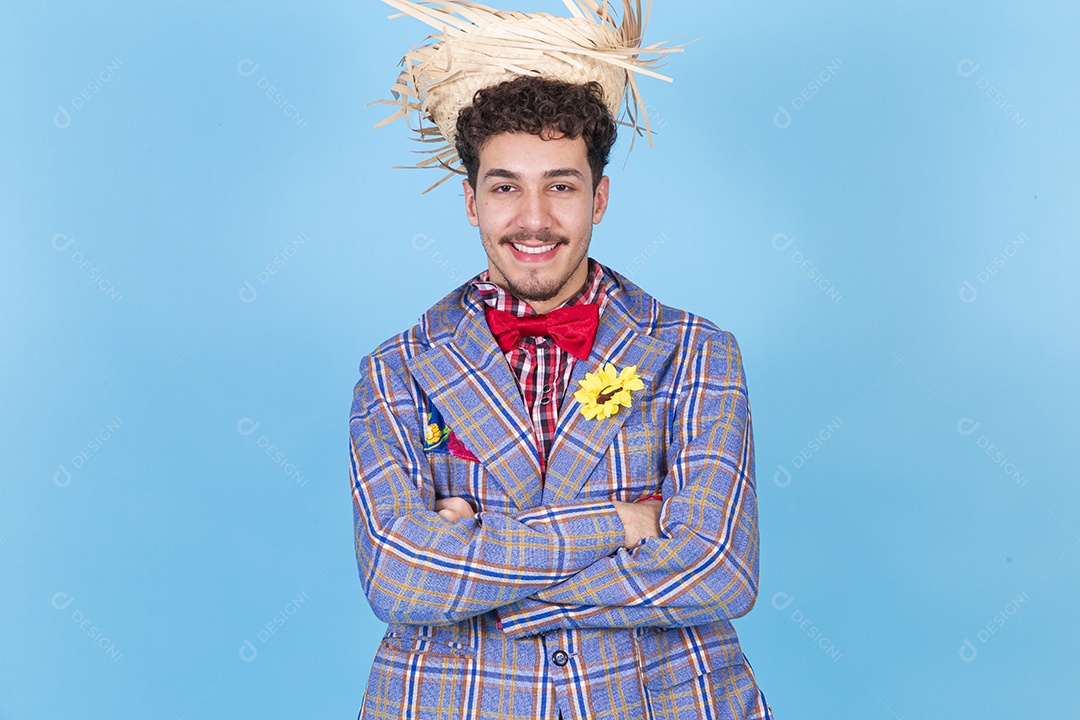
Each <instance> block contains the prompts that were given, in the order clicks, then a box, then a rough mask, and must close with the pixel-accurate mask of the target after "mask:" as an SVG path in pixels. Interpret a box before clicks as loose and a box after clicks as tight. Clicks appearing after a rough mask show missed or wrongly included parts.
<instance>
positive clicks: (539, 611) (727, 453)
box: [350, 332, 758, 636]
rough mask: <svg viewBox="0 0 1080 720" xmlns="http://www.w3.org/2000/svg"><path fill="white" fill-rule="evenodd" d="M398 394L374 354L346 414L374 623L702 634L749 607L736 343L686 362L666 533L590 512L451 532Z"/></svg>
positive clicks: (746, 486)
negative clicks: (699, 628)
mask: <svg viewBox="0 0 1080 720" xmlns="http://www.w3.org/2000/svg"><path fill="white" fill-rule="evenodd" d="M405 383H406V378H405V377H404V374H403V373H399V372H396V371H394V370H393V369H391V368H390V367H389V366H388V364H387V362H386V361H385V360H382V359H379V358H378V357H376V356H369V357H368V358H366V359H365V361H364V364H363V365H362V375H361V379H360V381H359V382H358V383H357V386H356V394H355V398H354V402H353V410H352V414H351V417H350V435H351V439H352V453H351V458H350V473H351V476H352V484H353V517H354V522H355V531H356V533H355V540H356V554H357V561H358V563H359V568H360V578H361V584H362V586H363V589H364V592H365V594H366V595H367V597H368V600H369V602H370V603H371V606H372V609H373V611H374V612H375V614H376V616H378V617H379V619H380V620H382V621H384V622H387V623H403V624H421V625H444V624H450V623H455V622H458V621H460V620H462V619H465V618H468V617H472V616H474V615H478V614H481V613H484V612H487V611H489V610H492V609H497V610H498V612H499V617H500V619H501V622H502V627H503V631H504V632H505V633H507V634H508V635H511V636H520V635H530V634H534V633H537V632H543V631H546V630H550V629H554V628H574V627H633V626H638V625H647V626H662V627H674V626H680V625H696V624H701V623H706V622H711V621H716V620H721V619H730V618H732V617H738V616H740V615H742V614H744V613H746V612H747V611H748V610H749V609H750V608H751V607H752V606H753V603H754V599H755V597H756V594H757V574H758V537H757V518H756V497H755V489H754V455H753V437H752V430H751V422H750V411H749V404H748V401H747V395H746V384H745V378H744V375H743V371H742V364H741V358H740V354H739V350H738V345H737V343H736V342H735V338H734V337H733V336H732V335H730V333H724V332H718V333H717V334H711V335H710V336H709V337H708V338H707V339H706V340H705V341H704V342H703V343H702V344H701V345H700V346H698V347H697V349H696V350H694V351H693V352H692V354H691V356H690V357H689V358H687V359H686V362H685V368H684V373H683V378H682V385H681V387H680V390H679V394H678V402H677V405H676V407H675V410H674V412H675V414H676V417H675V418H674V426H675V435H674V437H673V442H680V443H681V445H680V446H679V448H678V450H677V452H675V453H674V454H673V456H671V458H670V460H669V465H668V474H667V476H666V477H665V478H664V480H663V488H664V510H663V513H662V514H661V515H660V522H659V528H658V529H659V530H660V533H659V535H653V534H651V533H648V532H644V531H641V530H640V529H638V530H635V529H634V526H636V525H637V523H636V521H632V522H631V523H625V522H624V520H623V517H622V516H625V517H631V514H632V513H634V512H644V511H646V510H647V509H646V508H632V509H629V508H627V507H625V505H629V504H619V505H616V504H615V503H614V502H613V501H609V500H595V499H593V500H582V501H579V502H574V503H566V504H560V505H547V506H540V507H536V508H530V509H528V510H524V511H520V512H516V513H513V514H501V513H495V512H490V511H481V512H480V513H478V514H475V515H472V516H471V517H470V516H467V514H465V513H463V514H462V515H461V517H460V519H457V520H456V521H454V522H449V521H448V518H447V517H446V513H443V514H442V515H441V514H440V513H439V512H438V511H437V510H442V509H446V508H448V507H449V508H451V509H452V508H453V507H454V506H453V503H450V504H449V505H448V504H447V503H446V502H442V505H441V507H438V508H437V509H432V507H433V503H432V501H431V499H430V493H431V491H430V487H431V482H430V479H429V478H426V477H425V473H426V472H427V462H426V460H425V459H424V457H423V456H422V452H421V451H420V449H419V448H418V446H417V444H416V438H417V437H419V432H420V430H419V427H418V423H417V421H416V420H415V416H416V411H415V403H414V400H413V398H412V396H411V395H410V393H409V390H408V388H407V387H406V385H405ZM425 495H427V497H425ZM642 505H648V503H642ZM620 513H622V516H621V515H620ZM628 547H630V548H632V549H628Z"/></svg>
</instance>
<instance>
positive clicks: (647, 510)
mask: <svg viewBox="0 0 1080 720" xmlns="http://www.w3.org/2000/svg"><path fill="white" fill-rule="evenodd" d="M611 504H612V505H614V506H615V510H616V511H617V512H618V513H619V519H620V520H622V524H623V529H624V530H625V532H626V539H625V541H624V542H623V547H625V548H626V549H627V550H633V549H634V548H635V547H637V545H638V543H640V542H641V541H642V540H643V539H644V538H647V537H660V508H661V507H663V505H664V502H663V500H644V501H642V502H632V503H628V502H622V501H620V500H612V501H611Z"/></svg>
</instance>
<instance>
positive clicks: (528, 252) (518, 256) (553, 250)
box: [504, 238, 564, 264]
mask: <svg viewBox="0 0 1080 720" xmlns="http://www.w3.org/2000/svg"><path fill="white" fill-rule="evenodd" d="M539 239H543V240H548V242H545V243H544V244H542V245H529V244H526V243H523V242H514V241H513V240H504V242H505V243H506V244H507V245H509V246H510V254H511V255H512V256H513V258H514V259H515V260H517V261H518V262H520V263H530V264H532V263H546V262H548V261H550V260H554V259H555V256H556V255H558V254H559V246H560V245H563V244H564V242H563V241H562V240H555V241H554V242H552V241H551V240H550V239H549V238H539Z"/></svg>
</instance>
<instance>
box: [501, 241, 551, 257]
mask: <svg viewBox="0 0 1080 720" xmlns="http://www.w3.org/2000/svg"><path fill="white" fill-rule="evenodd" d="M510 244H511V245H513V246H514V249H515V250H517V251H518V252H523V253H525V254H527V255H543V254H544V253H546V252H548V251H550V250H554V249H555V248H556V247H557V246H558V244H559V243H551V244H550V245H539V246H537V247H529V246H528V245H519V244H518V243H510Z"/></svg>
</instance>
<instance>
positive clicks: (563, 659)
mask: <svg viewBox="0 0 1080 720" xmlns="http://www.w3.org/2000/svg"><path fill="white" fill-rule="evenodd" d="M569 660H570V656H569V655H567V654H566V653H564V652H563V651H562V650H556V651H555V652H554V653H552V655H551V662H553V663H555V664H556V665H558V666H559V667H562V666H563V665H565V664H566V663H567V662H568V661H569Z"/></svg>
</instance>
